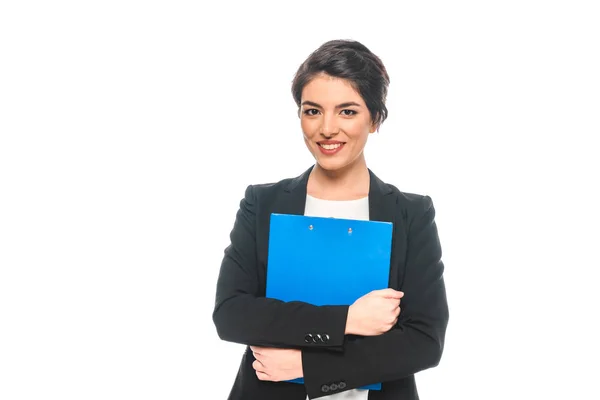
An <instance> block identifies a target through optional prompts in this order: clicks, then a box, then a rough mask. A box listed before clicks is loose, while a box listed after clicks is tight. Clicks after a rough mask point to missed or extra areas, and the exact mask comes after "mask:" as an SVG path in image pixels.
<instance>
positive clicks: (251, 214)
mask: <svg viewBox="0 0 600 400" xmlns="http://www.w3.org/2000/svg"><path fill="white" fill-rule="evenodd" d="M254 192H255V190H254V187H253V186H252V185H250V186H248V188H247V189H246V193H245V196H244V198H243V199H242V200H241V202H240V208H239V210H238V212H237V214H236V219H235V223H234V226H233V230H232V231H231V234H230V239H231V243H230V245H229V246H228V247H227V248H226V249H225V255H224V257H223V261H222V263H221V269H220V271H219V277H218V280H217V290H216V302H215V308H214V311H213V322H214V324H215V326H216V329H217V333H218V335H219V337H220V338H221V339H222V340H225V341H230V342H235V343H241V344H246V345H256V346H266V347H280V348H320V349H328V350H336V351H341V350H342V348H343V345H344V340H345V337H344V333H345V330H346V319H347V315H348V306H315V305H311V304H308V303H304V302H283V301H280V300H276V299H270V298H266V297H264V296H260V293H259V287H260V285H259V274H258V270H257V268H258V263H257V254H256V248H257V246H256V217H257V206H258V204H257V199H256V196H255V193H254Z"/></svg>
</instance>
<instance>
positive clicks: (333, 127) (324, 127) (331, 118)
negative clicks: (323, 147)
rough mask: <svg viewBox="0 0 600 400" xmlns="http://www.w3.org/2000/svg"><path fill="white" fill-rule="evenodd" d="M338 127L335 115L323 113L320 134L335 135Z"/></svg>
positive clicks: (338, 129)
mask: <svg viewBox="0 0 600 400" xmlns="http://www.w3.org/2000/svg"><path fill="white" fill-rule="evenodd" d="M339 131H340V127H339V126H338V124H337V121H336V118H335V115H331V114H329V115H327V114H326V115H324V116H323V119H322V123H321V135H323V136H326V137H331V136H334V135H337V134H338V133H339Z"/></svg>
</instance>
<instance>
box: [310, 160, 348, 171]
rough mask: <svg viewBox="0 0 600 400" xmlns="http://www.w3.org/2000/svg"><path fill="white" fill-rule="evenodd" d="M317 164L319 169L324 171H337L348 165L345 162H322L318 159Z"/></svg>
mask: <svg viewBox="0 0 600 400" xmlns="http://www.w3.org/2000/svg"><path fill="white" fill-rule="evenodd" d="M317 164H319V167H321V168H322V169H324V170H326V171H337V170H340V169H343V168H344V167H346V166H347V165H348V163H347V162H346V160H323V159H318V158H317Z"/></svg>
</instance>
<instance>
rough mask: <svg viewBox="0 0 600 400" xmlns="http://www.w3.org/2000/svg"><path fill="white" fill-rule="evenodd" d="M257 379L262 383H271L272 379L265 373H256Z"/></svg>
mask: <svg viewBox="0 0 600 400" xmlns="http://www.w3.org/2000/svg"><path fill="white" fill-rule="evenodd" d="M256 377H257V378H258V379H260V380H261V381H270V380H271V377H270V376H269V375H267V374H265V373H264V372H260V371H256Z"/></svg>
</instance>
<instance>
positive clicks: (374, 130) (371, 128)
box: [369, 123, 379, 133]
mask: <svg viewBox="0 0 600 400" xmlns="http://www.w3.org/2000/svg"><path fill="white" fill-rule="evenodd" d="M378 130H379V126H378V125H377V124H375V123H372V124H371V127H370V128H369V133H375V132H376V131H378Z"/></svg>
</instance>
